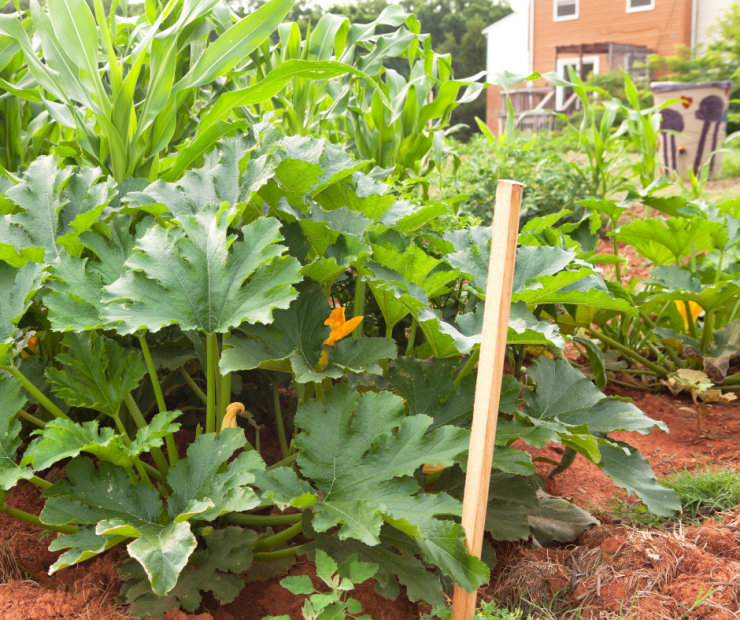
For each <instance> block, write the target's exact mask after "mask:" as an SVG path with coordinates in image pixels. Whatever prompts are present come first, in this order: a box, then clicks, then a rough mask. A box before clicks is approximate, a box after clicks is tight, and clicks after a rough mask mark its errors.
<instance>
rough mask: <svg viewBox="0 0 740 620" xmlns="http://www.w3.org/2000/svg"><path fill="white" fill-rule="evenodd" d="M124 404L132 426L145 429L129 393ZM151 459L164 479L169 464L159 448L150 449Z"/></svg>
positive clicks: (143, 421) (142, 417)
mask: <svg viewBox="0 0 740 620" xmlns="http://www.w3.org/2000/svg"><path fill="white" fill-rule="evenodd" d="M124 402H125V403H126V407H127V408H128V412H129V415H131V417H132V418H133V420H134V424H136V427H137V428H145V427H146V426H147V423H146V420H145V419H144V416H143V415H141V411H140V410H139V406H138V405H137V404H136V401H135V400H134V398H133V396H131V394H130V393H129V394H128V395H127V396H126V398H125V399H124ZM151 454H152V458H153V459H154V462H155V463H156V464H157V468H158V469H159V471H160V472H162V475H163V476H164V477H165V478H166V477H167V472H169V471H170V466H169V463H167V459H166V458H164V454H163V453H162V450H161V448H152V449H151Z"/></svg>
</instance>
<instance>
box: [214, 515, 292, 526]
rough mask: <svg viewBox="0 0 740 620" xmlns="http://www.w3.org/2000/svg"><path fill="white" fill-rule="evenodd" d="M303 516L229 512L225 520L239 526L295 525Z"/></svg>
mask: <svg viewBox="0 0 740 620" xmlns="http://www.w3.org/2000/svg"><path fill="white" fill-rule="evenodd" d="M302 516H303V515H302V514H301V513H300V512H299V513H296V514H292V515H245V514H241V513H239V512H229V513H226V514H225V515H224V519H225V520H226V521H228V522H229V523H237V524H239V525H264V526H277V525H293V524H294V523H298V522H299V521H300V520H301V517H302Z"/></svg>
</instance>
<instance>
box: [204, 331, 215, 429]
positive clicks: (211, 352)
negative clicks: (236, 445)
mask: <svg viewBox="0 0 740 620" xmlns="http://www.w3.org/2000/svg"><path fill="white" fill-rule="evenodd" d="M217 350H218V342H217V340H216V334H208V335H207V336H206V360H207V363H208V369H207V375H206V376H207V380H208V387H207V392H206V433H214V432H215V431H216V363H217V362H216V352H215V351H217Z"/></svg>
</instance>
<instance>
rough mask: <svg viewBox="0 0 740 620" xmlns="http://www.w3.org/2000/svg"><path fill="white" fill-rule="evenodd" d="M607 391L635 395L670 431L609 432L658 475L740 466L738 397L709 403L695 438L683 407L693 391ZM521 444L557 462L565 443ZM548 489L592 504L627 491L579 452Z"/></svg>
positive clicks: (542, 466)
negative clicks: (633, 449)
mask: <svg viewBox="0 0 740 620" xmlns="http://www.w3.org/2000/svg"><path fill="white" fill-rule="evenodd" d="M606 393H607V394H608V395H615V396H622V397H629V398H632V399H633V401H634V403H635V405H636V406H637V407H638V408H639V409H641V410H642V411H644V412H645V413H646V414H647V415H648V416H649V417H651V418H653V419H654V420H660V421H662V422H665V423H666V425H667V426H668V428H669V430H670V433H666V432H664V431H661V430H658V429H654V430H653V431H652V432H651V433H650V434H649V435H640V434H639V433H612V434H611V435H610V437H613V438H614V439H621V440H622V441H626V442H627V443H629V444H630V445H632V446H634V447H636V448H637V449H639V450H640V452H641V453H642V455H643V456H644V457H645V458H647V459H648V460H649V461H650V464H651V465H652V467H653V470H654V471H655V472H656V474H658V475H661V476H666V475H668V474H670V473H672V472H676V471H680V470H683V469H689V470H693V469H696V468H697V467H703V466H706V465H709V464H714V465H724V466H727V467H729V468H731V469H740V446H738V438H739V437H740V407H739V406H738V405H737V401H736V402H733V403H728V404H713V405H711V406H708V407H707V411H708V415H706V416H704V417H703V418H702V430H701V439H699V440H697V438H696V415H694V414H693V413H691V412H689V411H686V410H684V409H682V407H686V408H691V406H692V402H691V398H690V397H689V396H687V395H686V396H684V395H683V394H681V395H679V396H677V397H672V396H670V395H669V394H658V395H653V394H649V393H646V392H641V391H638V390H631V389H628V388H623V387H619V386H608V387H607V389H606ZM515 445H516V447H518V448H523V449H524V450H526V451H527V452H529V454H531V455H532V456H533V457H535V456H544V457H546V458H549V459H551V460H554V461H559V460H560V457H561V455H562V453H563V450H564V448H563V446H561V445H559V444H547V445H546V446H545V447H544V448H542V449H539V450H537V449H534V448H529V447H528V446H526V445H525V444H524V443H523V442H517V443H516V444H515ZM536 466H537V470H538V471H539V473H540V474H542V475H544V476H547V475H548V474H549V473H550V472H551V471H552V470H553V469H554V466H553V465H550V464H548V463H543V462H537V463H536ZM547 492H548V493H550V494H551V495H562V496H565V497H572V498H573V500H574V502H575V503H576V504H578V505H580V506H582V507H583V508H586V509H588V508H589V507H591V504H593V505H594V506H597V507H603V506H606V505H607V504H608V503H610V502H611V501H613V500H614V498H616V497H618V496H620V495H621V496H624V493H623V492H622V490H621V489H620V488H619V487H617V486H616V485H615V484H614V483H613V482H612V480H611V478H609V477H608V476H606V475H605V474H604V473H602V471H601V470H600V469H599V468H598V467H597V466H596V465H594V464H593V463H591V462H590V461H588V460H587V459H585V458H584V457H582V456H581V455H578V456H576V460H575V462H574V463H573V465H571V467H570V468H569V469H568V470H566V471H565V472H564V473H562V474H560V475H559V476H557V477H555V478H552V479H547Z"/></svg>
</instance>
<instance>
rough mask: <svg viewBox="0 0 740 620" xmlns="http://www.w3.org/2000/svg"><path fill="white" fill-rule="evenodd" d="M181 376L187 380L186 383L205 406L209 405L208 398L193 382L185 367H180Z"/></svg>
mask: <svg viewBox="0 0 740 620" xmlns="http://www.w3.org/2000/svg"><path fill="white" fill-rule="evenodd" d="M180 374H181V375H182V378H183V379H185V383H187V384H188V385H189V386H190V389H191V390H193V392H195V395H196V396H197V397H198V398H200V399H201V400H202V401H203V404H204V405H207V404H208V397H207V396H206V395H205V393H204V392H203V390H201V389H200V388H199V387H198V386H197V385H196V383H195V381H193V378H192V377H191V376H190V375H189V374H188V371H187V370H185V367H184V366H180Z"/></svg>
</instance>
